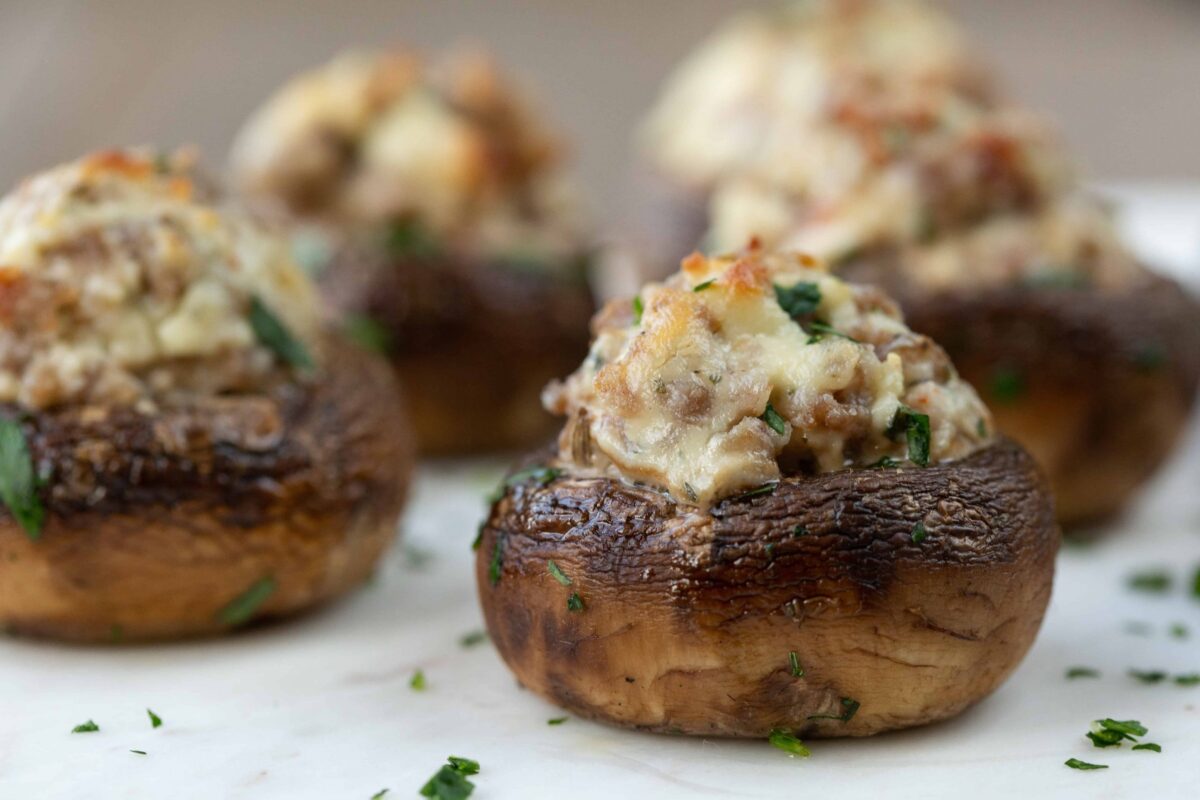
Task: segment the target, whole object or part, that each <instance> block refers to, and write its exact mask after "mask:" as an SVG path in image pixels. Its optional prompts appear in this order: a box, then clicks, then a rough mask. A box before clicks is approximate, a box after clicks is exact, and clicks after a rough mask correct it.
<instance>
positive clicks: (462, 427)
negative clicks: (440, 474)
mask: <svg viewBox="0 0 1200 800" xmlns="http://www.w3.org/2000/svg"><path fill="white" fill-rule="evenodd" d="M566 273H569V274H564V275H563V276H561V277H559V276H557V275H555V274H552V272H551V271H540V270H535V269H532V268H525V269H522V268H521V267H520V265H516V266H512V265H478V264H468V263H463V262H461V261H458V260H455V259H453V258H448V257H443V256H429V257H418V258H405V259H397V258H394V257H389V256H388V255H387V254H386V253H385V252H382V251H381V250H380V249H379V248H371V247H365V246H364V247H351V248H347V249H345V250H344V251H343V252H342V254H341V255H340V256H339V257H338V258H337V259H335V261H334V262H333V264H331V266H330V267H329V269H328V270H327V271H326V272H325V273H324V275H323V276H322V278H323V280H322V283H323V289H324V291H325V293H326V296H327V297H328V298H329V300H330V302H331V304H332V305H333V307H334V308H335V309H336V310H337V311H338V312H339V313H341V314H350V315H356V314H365V315H367V316H368V317H370V318H371V319H372V320H374V321H375V322H377V323H378V324H380V325H382V326H383V327H384V328H385V329H386V330H387V332H388V333H389V338H390V341H391V345H390V348H389V352H388V356H389V358H390V360H391V362H392V364H393V366H394V367H395V368H396V372H397V374H398V375H399V376H400V379H401V382H402V383H403V385H404V388H405V392H406V396H407V399H408V406H409V410H410V414H411V418H412V420H413V427H414V429H415V430H416V434H417V440H418V446H419V448H420V450H421V452H422V453H423V454H425V455H455V454H464V453H474V452H481V451H498V450H511V449H519V448H525V447H530V446H535V445H539V444H542V443H544V442H545V441H547V440H549V439H550V438H551V437H552V436H553V435H554V432H555V431H556V430H557V429H558V427H559V423H558V422H556V421H555V420H554V418H553V417H551V416H550V415H549V414H548V413H546V412H545V411H543V410H542V407H541V402H540V400H539V398H540V395H541V391H542V388H543V387H544V386H545V385H546V384H547V383H548V382H549V381H550V380H551V379H552V378H556V377H558V376H560V375H564V374H566V373H568V372H570V371H571V370H572V369H574V368H575V366H576V365H578V363H579V362H580V361H581V360H582V359H583V357H584V356H585V355H586V354H587V348H588V319H589V318H590V317H591V315H592V312H593V311H594V310H595V307H594V303H593V301H592V296H591V292H590V290H589V289H588V286H587V282H586V280H585V279H584V276H583V274H582V272H581V271H576V272H574V273H571V272H570V271H569V270H568V271H566Z"/></svg>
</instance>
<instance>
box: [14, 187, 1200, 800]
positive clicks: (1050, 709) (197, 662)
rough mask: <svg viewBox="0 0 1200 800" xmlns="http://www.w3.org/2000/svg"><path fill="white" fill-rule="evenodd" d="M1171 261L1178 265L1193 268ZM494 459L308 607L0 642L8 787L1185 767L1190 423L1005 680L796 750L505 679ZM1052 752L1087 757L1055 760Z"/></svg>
mask: <svg viewBox="0 0 1200 800" xmlns="http://www.w3.org/2000/svg"><path fill="white" fill-rule="evenodd" d="M1119 194H1120V196H1121V197H1123V198H1125V199H1126V201H1129V202H1130V205H1129V206H1128V209H1127V210H1128V211H1130V212H1131V213H1127V214H1126V215H1125V216H1124V217H1123V218H1122V224H1123V227H1124V228H1125V229H1126V230H1128V231H1131V232H1134V233H1135V240H1134V244H1135V245H1139V244H1141V242H1140V241H1138V240H1137V239H1136V232H1137V231H1153V232H1154V233H1155V238H1154V246H1156V247H1159V248H1166V249H1173V250H1174V252H1177V253H1185V252H1186V251H1187V249H1188V248H1189V247H1194V246H1195V241H1194V239H1195V237H1194V233H1195V231H1194V230H1192V229H1188V228H1186V227H1183V226H1170V225H1168V226H1165V227H1166V230H1164V229H1163V228H1164V226H1163V225H1162V224H1161V222H1162V220H1163V219H1170V218H1172V217H1186V216H1188V215H1189V213H1190V214H1191V215H1195V216H1200V205H1197V204H1195V203H1184V205H1183V206H1180V205H1179V201H1178V197H1179V194H1180V193H1179V192H1174V193H1155V192H1153V191H1146V190H1140V191H1139V190H1137V189H1126V190H1122V191H1120V192H1119ZM1172 196H1174V197H1175V198H1176V199H1175V200H1174V202H1172V201H1171V200H1170V199H1169V198H1171V197H1172ZM1164 198H1168V199H1164ZM1143 208H1144V209H1147V212H1146V214H1143V213H1139V210H1140V209H1143ZM1164 208H1165V209H1166V211H1165V212H1164ZM1147 214H1148V216H1147ZM1140 249H1141V248H1139V250H1140ZM1178 265H1179V267H1180V269H1181V270H1183V269H1187V271H1180V272H1178V273H1177V275H1176V277H1178V278H1180V279H1181V280H1184V281H1185V282H1187V281H1189V280H1191V279H1193V278H1194V277H1195V275H1196V274H1197V272H1200V270H1196V271H1193V270H1194V268H1190V269H1188V268H1187V267H1186V264H1185V263H1184V262H1183V260H1182V259H1181V260H1180V261H1179V262H1178ZM505 469H506V465H505V464H503V463H501V462H499V461H495V460H485V461H462V462H443V463H441V464H436V463H435V464H433V465H426V466H424V467H421V468H419V469H418V472H417V477H416V480H415V482H414V487H413V491H412V498H411V504H412V505H411V510H410V513H409V516H408V517H407V518H406V522H405V523H404V531H403V533H404V538H403V539H402V540H401V543H400V544H399V545H398V546H397V547H396V548H395V549H394V550H393V551H392V552H391V553H390V554H389V555H388V556H387V557H386V558H385V560H384V562H383V563H382V565H381V567H380V569H379V571H378V572H377V575H376V577H375V578H374V580H373V581H372V582H371V583H370V584H369V585H367V586H366V587H365V588H363V589H361V590H359V591H358V592H356V593H354V594H352V595H351V596H349V597H348V598H347V599H345V600H343V601H341V602H339V603H337V604H334V605H333V606H331V607H329V608H327V609H325V610H323V611H320V612H318V613H317V614H315V615H310V616H307V617H305V618H302V619H299V620H296V621H293V622H289V623H286V624H276V625H267V626H262V627H258V628H254V629H250V630H247V631H243V632H241V633H238V634H236V635H233V636H231V637H227V638H224V639H220V640H202V641H197V642H185V643H176V644H156V645H136V644H130V645H125V646H122V647H118V648H102V649H94V648H87V647H81V646H78V645H53V644H47V643H45V642H36V641H28V640H24V639H19V638H14V639H8V640H4V641H2V642H0V710H3V713H4V715H5V718H6V719H7V720H8V722H7V723H6V724H5V725H4V726H3V729H2V730H0V787H3V789H4V795H5V796H14V797H17V796H47V797H59V796H73V795H86V796H89V797H102V798H108V797H112V798H118V797H119V798H138V797H147V798H149V797H161V796H162V795H163V793H164V791H165V787H169V792H170V794H171V796H173V797H182V798H193V797H194V798H211V797H230V798H237V797H257V796H288V797H297V798H329V797H361V798H363V800H366V799H367V798H371V797H372V796H374V795H376V794H377V793H378V792H379V791H381V790H383V789H385V788H387V789H388V790H389V793H388V795H385V796H415V795H416V792H417V791H418V790H419V789H420V788H421V786H423V785H424V783H425V782H426V781H427V780H428V779H429V777H430V776H431V775H432V774H434V773H435V772H437V771H438V769H439V766H440V765H441V764H443V763H445V761H446V757H447V756H448V755H454V756H459V757H463V758H469V759H472V760H474V761H478V762H479V764H480V771H479V772H478V774H476V775H472V776H471V778H470V779H471V780H472V781H473V782H474V783H475V785H476V790H475V794H474V796H477V797H556V796H571V797H577V798H607V797H611V796H612V795H613V794H614V793H618V792H624V793H626V794H628V795H630V796H636V797H641V796H657V797H697V796H728V797H779V796H782V795H783V793H789V792H796V791H798V790H800V789H801V788H802V789H803V791H804V792H806V793H817V794H825V795H829V796H837V797H877V796H879V794H880V792H886V793H887V794H889V796H897V797H938V796H946V793H948V792H953V791H961V789H962V787H963V786H965V785H970V786H971V787H972V793H973V795H975V796H977V797H981V798H990V797H997V798H998V797H1011V796H1013V794H1014V793H1020V794H1022V795H1025V796H1030V797H1055V798H1060V797H1095V796H1114V797H1121V796H1133V795H1134V794H1137V795H1140V796H1150V797H1173V796H1186V793H1187V792H1188V791H1190V789H1191V788H1192V786H1193V780H1194V772H1193V771H1191V766H1192V765H1194V764H1195V763H1196V760H1197V759H1198V758H1200V739H1198V738H1197V737H1196V735H1195V731H1196V730H1197V722H1198V721H1200V687H1198V686H1195V685H1192V684H1193V683H1194V681H1193V680H1192V679H1191V678H1190V676H1192V675H1194V674H1195V673H1196V672H1197V669H1200V664H1198V662H1200V653H1198V650H1200V648H1198V646H1197V642H1198V641H1200V597H1198V596H1197V595H1196V594H1195V587H1194V586H1193V582H1194V580H1195V577H1194V576H1195V571H1196V569H1197V567H1198V566H1200V498H1197V496H1196V493H1195V490H1194V485H1195V480H1196V476H1197V475H1198V474H1200V428H1198V427H1197V426H1195V425H1193V426H1192V428H1191V430H1190V431H1189V432H1188V434H1187V436H1186V439H1185V441H1184V442H1183V443H1182V444H1181V447H1180V452H1179V453H1178V454H1177V455H1176V457H1175V458H1174V459H1173V460H1172V461H1171V463H1170V464H1169V465H1168V466H1167V468H1166V469H1165V470H1164V472H1163V473H1162V474H1161V475H1160V476H1158V477H1157V478H1156V479H1155V480H1154V482H1153V483H1152V484H1151V486H1150V487H1149V488H1148V490H1147V492H1146V493H1145V494H1144V495H1143V496H1142V497H1141V498H1140V499H1139V500H1138V501H1137V502H1136V503H1135V505H1134V506H1133V507H1132V508H1131V509H1130V511H1129V512H1128V513H1127V514H1126V515H1125V516H1123V517H1122V518H1120V519H1119V520H1116V521H1113V522H1110V523H1107V527H1108V528H1109V530H1107V531H1106V533H1108V534H1110V535H1105V536H1102V537H1100V538H1099V539H1098V540H1096V541H1094V542H1092V543H1090V544H1085V545H1071V544H1067V545H1064V547H1063V549H1062V551H1061V552H1060V553H1059V556H1058V559H1057V576H1056V582H1055V587H1054V593H1053V597H1052V599H1051V602H1050V606H1049V609H1048V611H1047V614H1046V617H1045V621H1044V624H1043V626H1042V631H1041V633H1040V635H1039V637H1038V639H1037V641H1036V643H1035V644H1034V646H1033V648H1032V649H1031V650H1030V652H1029V655H1028V656H1027V657H1026V658H1025V660H1024V661H1023V662H1022V663H1021V665H1020V666H1019V667H1018V668H1017V670H1016V671H1015V673H1014V674H1013V676H1012V677H1011V679H1010V680H1009V681H1008V682H1007V683H1005V684H1004V685H1003V686H1001V687H1000V688H999V689H998V690H997V691H996V692H995V693H994V694H993V695H991V696H990V697H988V698H986V699H985V700H983V701H982V702H980V703H979V704H978V705H976V706H974V707H972V708H971V709H969V710H967V711H966V712H964V713H963V714H961V715H960V716H958V717H955V718H953V719H951V720H949V721H946V722H941V723H936V724H932V725H927V726H925V727H921V728H915V729H911V730H907V731H898V732H893V733H888V734H886V735H881V736H874V737H870V738H866V739H833V740H829V739H810V740H806V745H807V748H808V750H810V751H811V755H810V756H808V757H807V758H801V757H797V756H795V755H792V754H790V753H789V752H787V751H786V750H783V749H780V748H779V747H775V746H772V744H770V743H769V742H768V741H766V740H761V739H755V740H744V741H738V740H733V739H728V738H720V737H704V736H698V737H692V736H686V737H685V736H670V735H656V734H649V733H639V732H633V731H627V730H621V729H619V728H616V727H612V726H609V725H604V724H600V723H596V722H590V721H587V720H585V719H582V718H580V717H578V716H576V715H575V714H573V713H570V712H567V711H564V710H563V709H561V708H560V707H559V706H557V705H551V704H550V703H547V702H545V701H544V700H542V699H540V698H539V697H538V696H537V695H536V694H535V693H534V692H533V691H523V690H521V689H520V688H519V687H518V686H517V684H516V681H515V680H514V679H513V677H512V676H511V674H510V673H509V672H508V671H507V669H506V668H505V666H504V663H503V662H502V660H501V658H500V655H499V653H498V652H497V650H496V648H495V647H494V646H493V645H492V644H491V643H490V642H489V641H488V640H487V639H486V637H485V636H484V635H483V630H484V620H483V617H482V614H481V612H480V610H479V602H478V599H477V598H476V597H475V594H474V592H472V591H471V585H470V581H469V579H468V576H469V574H470V573H471V570H472V564H473V561H474V555H475V554H474V553H473V552H472V551H471V549H470V544H471V537H472V536H473V532H474V531H475V529H476V527H477V526H478V524H479V523H480V521H481V520H482V519H483V517H484V514H485V501H484V498H485V496H486V495H488V493H489V492H491V491H492V490H493V489H494V487H495V486H496V484H497V482H498V481H500V479H501V477H502V475H503V474H504V470H505ZM544 591H545V592H546V593H547V594H548V595H553V597H552V598H551V599H552V600H553V602H554V603H555V604H557V603H558V602H559V601H561V600H563V598H564V597H565V596H566V592H567V588H566V587H564V586H561V585H560V584H559V583H558V582H557V581H556V580H554V579H553V578H552V577H550V576H547V580H546V581H545V584H544ZM401 618H402V619H410V620H417V619H419V620H421V622H422V624H421V625H404V624H396V623H397V620H398V619H401ZM34 694H36V695H37V696H38V697H39V698H40V699H39V701H38V702H36V703H30V702H29V698H30V697H31V696H33V695H34ZM148 710H149V711H151V712H153V715H151V714H148ZM860 713H861V712H860ZM155 719H157V720H159V721H160V723H161V724H158V725H157V726H156V724H155V721H154V720H155ZM1105 719H1109V720H1117V721H1129V720H1136V721H1138V723H1140V725H1141V726H1144V727H1145V728H1147V729H1148V732H1147V733H1146V734H1145V735H1143V736H1138V737H1137V738H1138V739H1139V740H1140V741H1141V742H1142V743H1153V744H1157V745H1159V746H1160V747H1161V752H1155V751H1153V750H1140V751H1134V750H1132V749H1131V748H1130V747H1129V746H1124V747H1120V748H1114V747H1109V748H1097V747H1095V746H1094V745H1093V743H1092V742H1091V741H1089V739H1088V738H1087V737H1086V734H1087V733H1089V732H1091V731H1092V728H1091V726H1092V725H1093V721H1094V720H1105ZM89 723H94V727H95V728H96V730H94V731H93V730H90V728H91V726H90V725H89ZM76 727H80V728H81V730H82V731H83V732H81V733H78V734H75V733H72V732H71V731H72V730H73V729H75V728H76ZM1072 758H1074V759H1078V760H1079V761H1082V762H1086V763H1092V764H1102V765H1106V767H1107V768H1106V769H1103V770H1094V771H1080V770H1073V769H1068V768H1066V767H1065V766H1064V762H1065V761H1066V760H1068V759H1072Z"/></svg>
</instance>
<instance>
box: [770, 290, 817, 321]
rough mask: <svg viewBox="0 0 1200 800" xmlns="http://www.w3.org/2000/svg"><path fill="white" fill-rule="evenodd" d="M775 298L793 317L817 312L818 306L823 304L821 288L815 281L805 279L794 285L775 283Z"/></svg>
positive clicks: (785, 311)
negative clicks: (809, 281)
mask: <svg viewBox="0 0 1200 800" xmlns="http://www.w3.org/2000/svg"><path fill="white" fill-rule="evenodd" d="M775 300H776V302H778V303H779V307H780V308H782V309H783V310H784V313H786V314H787V315H788V316H789V317H791V318H792V319H796V318H797V317H805V316H808V315H809V314H815V313H816V311H817V307H818V306H820V305H821V288H820V287H819V286H817V284H815V283H806V282H804V281H801V282H800V283H797V284H794V285H792V286H780V285H779V284H778V283H777V284H775Z"/></svg>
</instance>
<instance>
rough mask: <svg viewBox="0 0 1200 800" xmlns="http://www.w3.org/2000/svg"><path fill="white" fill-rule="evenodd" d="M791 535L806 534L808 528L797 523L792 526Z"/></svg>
mask: <svg viewBox="0 0 1200 800" xmlns="http://www.w3.org/2000/svg"><path fill="white" fill-rule="evenodd" d="M792 536H808V528H806V527H804V526H803V525H797V526H796V527H794V528H792Z"/></svg>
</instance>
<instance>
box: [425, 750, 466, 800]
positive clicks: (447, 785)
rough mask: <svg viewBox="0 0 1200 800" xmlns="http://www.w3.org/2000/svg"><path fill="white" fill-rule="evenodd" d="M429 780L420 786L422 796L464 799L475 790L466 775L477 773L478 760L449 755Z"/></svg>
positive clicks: (436, 798)
mask: <svg viewBox="0 0 1200 800" xmlns="http://www.w3.org/2000/svg"><path fill="white" fill-rule="evenodd" d="M447 761H448V763H447V764H445V765H443V766H442V768H441V769H439V770H438V771H437V772H436V773H434V775H433V777H432V778H430V779H429V781H428V782H427V783H426V784H425V785H424V786H422V787H421V791H420V794H421V796H422V797H430V798H433V800H466V798H468V797H470V796H471V793H472V792H473V791H475V784H473V783H471V782H470V781H469V780H467V776H468V775H476V774H478V773H479V762H478V761H472V760H471V759H469V758H460V757H459V756H450V758H448V759H447Z"/></svg>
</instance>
